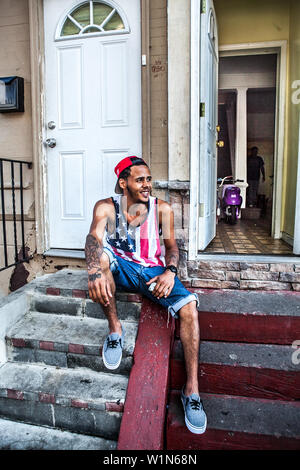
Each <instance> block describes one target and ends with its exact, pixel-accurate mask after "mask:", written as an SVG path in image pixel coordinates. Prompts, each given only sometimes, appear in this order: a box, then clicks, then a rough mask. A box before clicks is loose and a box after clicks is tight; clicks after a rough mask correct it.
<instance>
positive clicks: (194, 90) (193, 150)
mask: <svg viewBox="0 0 300 470" xmlns="http://www.w3.org/2000/svg"><path fill="white" fill-rule="evenodd" d="M191 7H192V8H191V112H190V119H191V122H190V126H191V127H190V129H191V132H190V139H191V140H190V184H191V186H190V188H191V189H190V225H189V234H190V236H189V254H188V259H189V260H195V259H197V256H198V249H197V239H198V233H197V232H198V202H199V198H198V194H199V187H198V181H197V179H198V178H197V175H198V172H199V137H198V133H199V102H200V100H199V92H198V86H197V83H199V82H197V80H199V66H197V64H199V54H200V51H199V44H197V41H198V38H199V37H200V36H199V35H200V15H199V13H198V12H200V7H199V0H191ZM197 8H199V9H198V10H197ZM198 42H199V41H198ZM253 54H277V77H276V123H275V138H274V143H275V145H274V175H275V178H274V180H273V181H274V187H273V209H272V230H271V235H272V237H273V238H277V239H278V238H281V237H282V232H281V215H282V183H283V158H284V136H285V113H286V83H287V41H286V40H282V41H265V42H256V43H242V44H228V45H226V46H219V56H220V57H225V56H238V55H253ZM197 147H198V148H197Z"/></svg>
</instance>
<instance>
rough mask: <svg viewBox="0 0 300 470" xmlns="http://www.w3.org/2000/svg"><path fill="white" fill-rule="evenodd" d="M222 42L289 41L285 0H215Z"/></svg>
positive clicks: (220, 40)
mask: <svg viewBox="0 0 300 470" xmlns="http://www.w3.org/2000/svg"><path fill="white" fill-rule="evenodd" d="M214 5H215V10H216V15H217V21H218V29H219V43H220V44H222V45H224V44H239V43H244V42H260V41H276V40H281V39H288V36H289V8H288V2H287V1H285V2H283V1H282V0H250V1H249V0H214Z"/></svg>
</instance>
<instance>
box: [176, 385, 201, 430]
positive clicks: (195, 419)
mask: <svg viewBox="0 0 300 470" xmlns="http://www.w3.org/2000/svg"><path fill="white" fill-rule="evenodd" d="M183 390H184V387H183V388H182V391H181V401H182V405H183V409H184V417H185V424H186V425H187V428H188V429H189V431H191V432H192V433H194V434H203V433H204V432H205V429H206V424H207V419H206V414H205V412H204V410H203V405H202V401H201V399H200V397H199V395H197V394H196V393H193V394H192V395H189V396H188V397H186V396H185V394H184V393H183Z"/></svg>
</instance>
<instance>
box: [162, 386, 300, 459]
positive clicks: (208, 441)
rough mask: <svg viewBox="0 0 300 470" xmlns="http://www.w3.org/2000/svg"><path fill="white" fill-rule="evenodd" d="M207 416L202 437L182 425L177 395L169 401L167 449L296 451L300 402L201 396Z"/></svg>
mask: <svg viewBox="0 0 300 470" xmlns="http://www.w3.org/2000/svg"><path fill="white" fill-rule="evenodd" d="M201 398H202V401H203V404H204V409H205V412H206V415H207V429H206V432H205V433H204V434H201V435H196V434H192V433H191V432H190V431H189V430H188V429H187V428H186V426H185V423H184V413H183V407H182V404H181V400H180V393H179V392H174V391H172V393H171V395H170V399H169V407H168V416H167V430H166V442H167V450H198V449H199V450H246V449H249V450H250V449H253V450H255V449H256V450H263V449H264V450H299V448H300V403H297V402H286V401H282V400H264V399H254V398H245V397H238V396H230V395H213V394H204V393H202V394H201Z"/></svg>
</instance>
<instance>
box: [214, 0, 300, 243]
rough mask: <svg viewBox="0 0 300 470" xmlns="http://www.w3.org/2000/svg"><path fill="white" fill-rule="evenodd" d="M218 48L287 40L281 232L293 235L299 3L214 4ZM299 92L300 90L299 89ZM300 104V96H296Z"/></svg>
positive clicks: (245, 0)
mask: <svg viewBox="0 0 300 470" xmlns="http://www.w3.org/2000/svg"><path fill="white" fill-rule="evenodd" d="M214 5H215V9H216V15H217V20H218V30H219V44H220V45H225V44H240V43H247V42H263V41H277V40H287V44H288V48H287V54H288V57H287V89H286V97H287V100H286V119H285V143H284V149H285V150H284V162H283V191H282V219H281V230H282V231H283V232H285V233H287V234H288V235H290V236H291V237H293V235H294V218H295V201H296V175H297V159H298V126H299V117H298V115H299V105H298V104H293V103H292V100H291V98H292V93H293V92H294V91H295V90H294V89H292V88H291V85H292V83H293V81H294V80H300V30H299V24H300V23H299V22H300V2H299V0H290V1H289V2H288V1H285V2H283V1H282V0H251V1H249V0H214ZM299 90H300V87H299ZM297 97H298V99H299V101H300V93H298V95H297Z"/></svg>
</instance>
